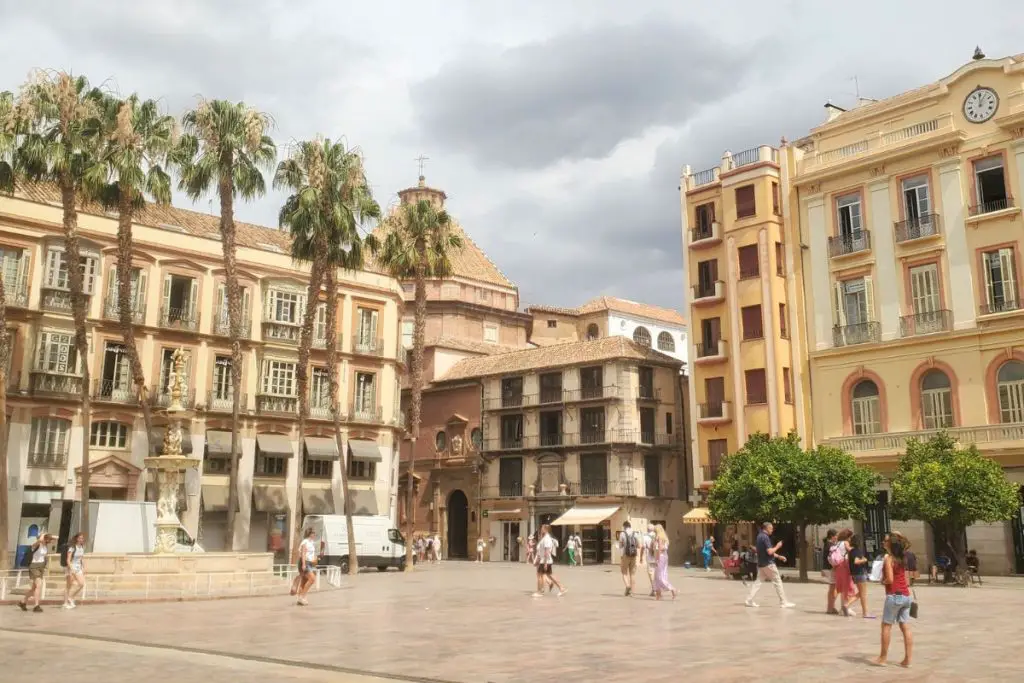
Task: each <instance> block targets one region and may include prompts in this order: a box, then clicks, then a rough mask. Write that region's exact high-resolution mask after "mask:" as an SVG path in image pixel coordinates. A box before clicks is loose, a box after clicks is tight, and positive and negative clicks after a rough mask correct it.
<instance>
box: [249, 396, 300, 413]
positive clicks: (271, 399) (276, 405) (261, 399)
mask: <svg viewBox="0 0 1024 683" xmlns="http://www.w3.org/2000/svg"><path fill="white" fill-rule="evenodd" d="M256 412H257V413H258V414H260V415H288V416H294V415H297V414H298V412H299V397H298V396H278V395H277V394H256Z"/></svg>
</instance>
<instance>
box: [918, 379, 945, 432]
mask: <svg viewBox="0 0 1024 683" xmlns="http://www.w3.org/2000/svg"><path fill="white" fill-rule="evenodd" d="M921 419H922V421H923V422H924V425H923V426H924V428H925V429H948V428H949V427H952V426H953V386H952V384H950V382H949V377H948V376H946V373H944V372H943V371H942V370H929V371H928V372H926V373H924V377H922V378H921Z"/></svg>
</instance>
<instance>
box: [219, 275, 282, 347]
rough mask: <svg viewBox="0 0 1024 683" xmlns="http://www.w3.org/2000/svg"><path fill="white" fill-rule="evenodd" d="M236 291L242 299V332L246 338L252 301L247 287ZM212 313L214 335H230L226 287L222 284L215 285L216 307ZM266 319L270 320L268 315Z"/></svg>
mask: <svg viewBox="0 0 1024 683" xmlns="http://www.w3.org/2000/svg"><path fill="white" fill-rule="evenodd" d="M238 289H239V293H240V294H241V299H242V302H241V303H242V318H241V322H242V328H243V329H242V331H243V333H244V334H245V335H246V336H248V334H249V331H248V325H249V322H250V316H251V315H252V300H251V299H250V295H249V288H248V287H239V288H238ZM268 296H269V295H268ZM214 311H215V315H216V317H215V318H214V320H213V328H214V329H213V331H214V334H220V335H228V334H230V333H231V315H230V312H229V310H228V286H227V284H225V283H223V282H222V283H219V284H218V285H217V306H216V308H215V309H214ZM267 319H268V320H270V319H271V318H270V317H269V315H268V318H267Z"/></svg>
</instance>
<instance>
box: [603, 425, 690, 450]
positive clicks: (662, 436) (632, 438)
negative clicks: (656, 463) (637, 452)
mask: <svg viewBox="0 0 1024 683" xmlns="http://www.w3.org/2000/svg"><path fill="white" fill-rule="evenodd" d="M615 442H616V443H632V444H640V445H643V446H675V445H676V444H678V443H679V436H678V435H676V434H667V433H665V432H659V431H657V430H655V429H620V430H619V431H618V433H617V434H616V436H615Z"/></svg>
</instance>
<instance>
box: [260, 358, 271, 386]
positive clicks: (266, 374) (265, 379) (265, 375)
mask: <svg viewBox="0 0 1024 683" xmlns="http://www.w3.org/2000/svg"><path fill="white" fill-rule="evenodd" d="M262 365H263V372H262V373H260V374H261V379H260V386H261V387H262V388H263V393H264V394H269V393H270V361H269V360H266V359H264V360H263V363H262Z"/></svg>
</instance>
